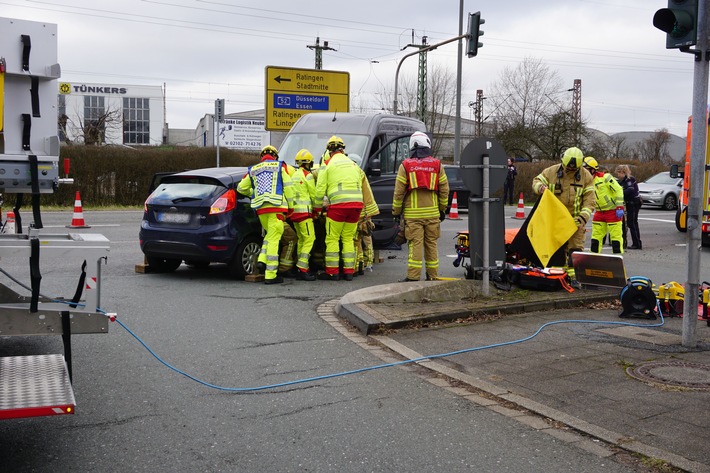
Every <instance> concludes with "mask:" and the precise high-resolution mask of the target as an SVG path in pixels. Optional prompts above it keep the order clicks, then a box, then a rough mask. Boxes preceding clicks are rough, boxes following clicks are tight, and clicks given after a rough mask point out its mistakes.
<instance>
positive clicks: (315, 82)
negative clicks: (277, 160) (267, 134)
mask: <svg viewBox="0 0 710 473" xmlns="http://www.w3.org/2000/svg"><path fill="white" fill-rule="evenodd" d="M265 90H266V97H265V105H264V110H265V114H266V116H265V124H264V127H265V128H266V129H267V130H270V131H288V130H290V129H291V127H292V126H293V124H294V123H296V120H298V119H299V118H301V116H302V115H304V114H306V113H312V112H341V113H345V112H349V111H350V73H348V72H340V71H324V70H322V69H294V68H287V67H277V66H266V87H265Z"/></svg>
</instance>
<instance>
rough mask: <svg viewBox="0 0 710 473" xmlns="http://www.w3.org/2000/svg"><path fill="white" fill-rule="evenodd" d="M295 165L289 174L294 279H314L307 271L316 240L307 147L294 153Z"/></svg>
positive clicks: (311, 163) (312, 186)
mask: <svg viewBox="0 0 710 473" xmlns="http://www.w3.org/2000/svg"><path fill="white" fill-rule="evenodd" d="M296 166H298V168H297V169H295V170H294V172H293V174H292V175H291V180H292V181H293V191H294V192H293V193H294V199H293V213H292V214H291V222H293V227H294V230H296V235H298V246H297V251H296V253H297V259H298V260H297V261H296V268H297V271H298V272H297V273H296V279H301V280H303V281H315V279H316V276H315V274H313V273H312V272H311V271H309V269H310V268H309V260H310V258H311V248H313V243H314V242H315V240H316V234H315V230H314V228H313V214H314V212H313V200H314V199H315V198H316V185H315V179H313V175H312V174H311V167H312V166H313V155H312V154H311V152H310V151H308V150H307V149H302V150H300V151H299V152H298V153H296Z"/></svg>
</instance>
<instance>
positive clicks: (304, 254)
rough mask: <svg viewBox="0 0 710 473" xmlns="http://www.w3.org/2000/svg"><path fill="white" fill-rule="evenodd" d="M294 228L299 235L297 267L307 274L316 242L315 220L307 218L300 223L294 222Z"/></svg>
mask: <svg viewBox="0 0 710 473" xmlns="http://www.w3.org/2000/svg"><path fill="white" fill-rule="evenodd" d="M293 226H294V227H295V229H296V235H298V250H297V253H298V261H297V262H296V267H297V268H298V270H299V271H303V272H306V271H308V269H309V260H310V258H311V249H312V248H313V243H314V242H315V241H316V232H315V229H314V227H313V219H311V218H307V219H305V220H302V221H300V222H294V224H293Z"/></svg>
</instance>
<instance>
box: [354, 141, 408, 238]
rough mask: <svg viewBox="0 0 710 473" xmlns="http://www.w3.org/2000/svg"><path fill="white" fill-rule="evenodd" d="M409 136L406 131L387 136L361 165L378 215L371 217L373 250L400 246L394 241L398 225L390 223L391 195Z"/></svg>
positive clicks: (405, 152) (406, 153)
mask: <svg viewBox="0 0 710 473" xmlns="http://www.w3.org/2000/svg"><path fill="white" fill-rule="evenodd" d="M409 137H410V134H406V135H400V136H397V137H396V138H392V139H390V140H389V141H387V142H386V143H385V144H384V145H383V146H381V147H380V148H379V149H378V150H377V151H375V152H374V153H372V154H371V155H370V157H369V158H368V161H367V164H366V166H365V174H366V175H367V178H368V180H369V181H370V187H372V193H373V194H374V196H375V201H377V206H378V207H379V208H380V214H379V215H376V216H375V217H373V218H372V222H373V223H374V224H375V230H374V232H373V234H372V241H373V245H374V247H375V248H376V249H388V248H389V249H393V248H396V249H399V248H400V247H399V245H396V244H395V243H394V239H395V237H396V236H397V233H398V232H399V226H398V225H396V224H395V223H394V217H393V215H392V197H393V195H394V184H395V179H396V178H397V170H398V169H399V165H400V164H402V161H404V160H405V159H407V158H408V157H409Z"/></svg>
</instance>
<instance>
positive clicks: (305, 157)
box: [296, 148, 313, 167]
mask: <svg viewBox="0 0 710 473" xmlns="http://www.w3.org/2000/svg"><path fill="white" fill-rule="evenodd" d="M304 164H306V165H310V166H313V155H312V154H311V152H310V151H308V150H307V149H306V148H303V149H302V150H300V151H299V152H298V153H296V166H303V165H304ZM310 166H309V167H310Z"/></svg>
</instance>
